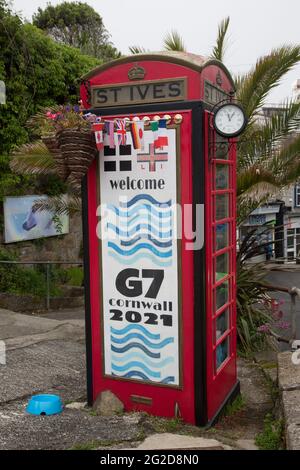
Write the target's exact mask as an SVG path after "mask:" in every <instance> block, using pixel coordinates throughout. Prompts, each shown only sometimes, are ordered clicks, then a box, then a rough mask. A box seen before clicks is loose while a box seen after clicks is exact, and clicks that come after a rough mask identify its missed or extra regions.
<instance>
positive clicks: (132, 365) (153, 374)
mask: <svg viewBox="0 0 300 470" xmlns="http://www.w3.org/2000/svg"><path fill="white" fill-rule="evenodd" d="M136 367H138V368H140V369H142V370H143V372H145V373H146V374H148V375H149V376H150V377H154V378H157V379H160V377H161V375H160V372H155V371H153V370H151V369H149V368H148V367H147V366H145V364H143V363H142V362H138V361H132V362H129V363H128V364H125V365H124V366H117V365H116V364H112V365H111V368H112V370H113V371H115V372H126V371H127V370H128V369H133V370H134V369H135V368H136Z"/></svg>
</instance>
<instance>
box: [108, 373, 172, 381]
mask: <svg viewBox="0 0 300 470" xmlns="http://www.w3.org/2000/svg"><path fill="white" fill-rule="evenodd" d="M112 375H113V376H115V377H121V378H122V379H133V378H134V377H138V378H139V379H142V380H145V381H151V379H150V378H149V377H147V375H146V374H144V373H143V372H139V371H138V370H132V371H130V372H127V374H125V375H118V374H115V373H113V374H112ZM172 382H175V377H173V376H170V377H166V378H165V379H164V380H161V381H160V382H159V383H161V384H169V383H172Z"/></svg>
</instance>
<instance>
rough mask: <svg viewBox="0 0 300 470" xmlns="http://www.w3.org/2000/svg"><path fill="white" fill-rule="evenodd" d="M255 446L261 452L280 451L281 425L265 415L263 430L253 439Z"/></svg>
mask: <svg viewBox="0 0 300 470" xmlns="http://www.w3.org/2000/svg"><path fill="white" fill-rule="evenodd" d="M255 443H256V445H257V446H258V447H259V448H260V449H261V450H280V449H282V448H283V423H282V420H275V419H274V418H273V416H272V415H271V414H267V415H266V417H265V420H264V429H263V431H262V432H261V433H259V434H258V435H257V436H256V438H255Z"/></svg>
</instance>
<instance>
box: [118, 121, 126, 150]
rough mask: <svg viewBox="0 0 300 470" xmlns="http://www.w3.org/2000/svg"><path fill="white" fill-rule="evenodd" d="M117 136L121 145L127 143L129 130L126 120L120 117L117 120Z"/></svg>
mask: <svg viewBox="0 0 300 470" xmlns="http://www.w3.org/2000/svg"><path fill="white" fill-rule="evenodd" d="M117 136H118V142H119V145H126V143H127V132H126V121H125V120H124V119H119V120H118V121H117Z"/></svg>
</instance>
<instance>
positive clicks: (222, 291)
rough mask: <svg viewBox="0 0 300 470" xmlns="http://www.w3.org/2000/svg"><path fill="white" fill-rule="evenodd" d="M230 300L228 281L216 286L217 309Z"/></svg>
mask: <svg viewBox="0 0 300 470" xmlns="http://www.w3.org/2000/svg"><path fill="white" fill-rule="evenodd" d="M227 302H228V281H226V282H224V283H223V284H221V285H220V286H218V287H217V288H216V310H219V309H220V308H221V307H223V305H225V304H226V303H227Z"/></svg>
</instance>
